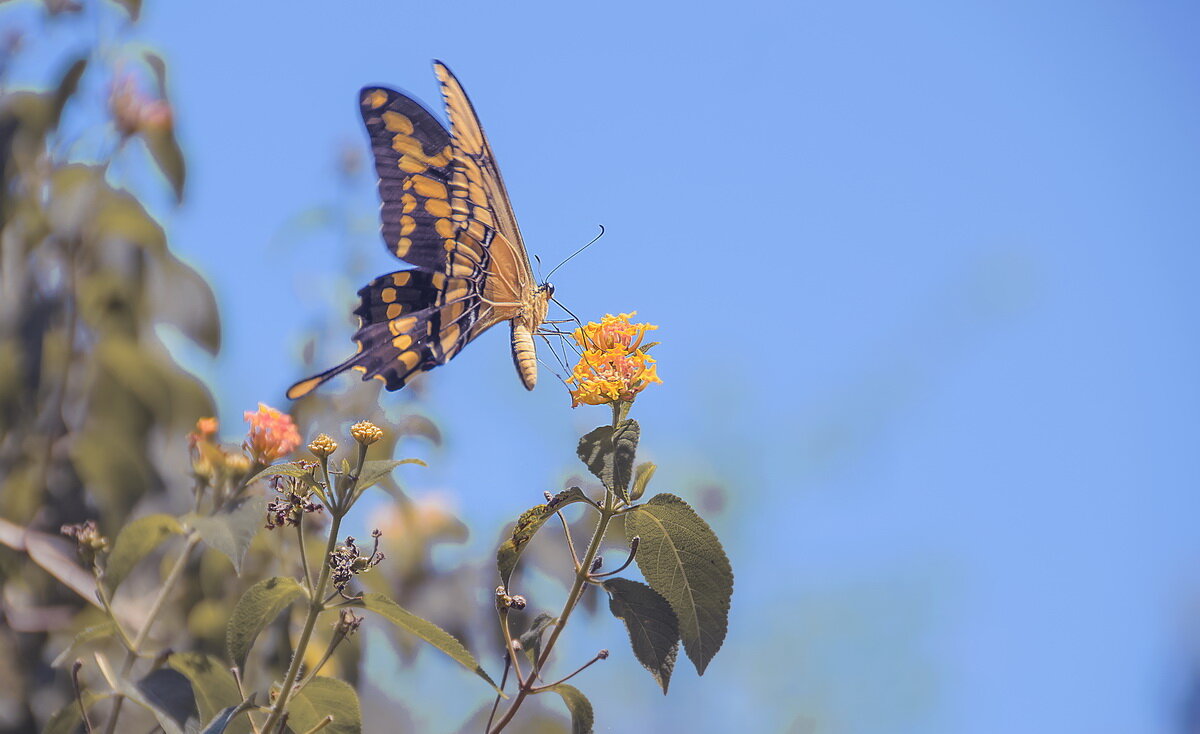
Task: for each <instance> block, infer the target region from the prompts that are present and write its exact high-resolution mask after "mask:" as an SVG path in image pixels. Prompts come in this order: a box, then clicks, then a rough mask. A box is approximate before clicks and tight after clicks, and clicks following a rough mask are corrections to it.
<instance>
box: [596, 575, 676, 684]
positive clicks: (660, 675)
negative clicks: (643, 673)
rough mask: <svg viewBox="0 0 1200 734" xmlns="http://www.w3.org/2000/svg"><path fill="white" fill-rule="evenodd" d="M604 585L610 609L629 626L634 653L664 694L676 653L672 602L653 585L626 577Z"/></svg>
mask: <svg viewBox="0 0 1200 734" xmlns="http://www.w3.org/2000/svg"><path fill="white" fill-rule="evenodd" d="M604 589H605V591H607V592H608V593H609V597H610V598H609V601H608V609H609V611H610V612H612V615H613V616H614V617H616V618H617V619H620V620H621V621H623V622H625V628H626V629H627V630H629V642H630V644H631V645H632V646H633V654H634V657H636V658H637V659H638V662H639V663H641V664H642V667H644V668H645V669H646V670H649V671H650V674H651V675H653V676H654V680H656V681H658V685H660V686H662V691H663V695H666V693H667V686H668V685H669V684H670V682H671V671H672V670H674V669H675V657H676V656H677V655H678V654H679V620H678V619H677V618H676V617H675V612H674V611H673V610H672V609H671V605H670V604H669V603H667V600H666V599H664V598H663V597H662V595H661V594H659V593H658V592H657V591H655V590H654V589H652V588H650V587H649V586H646V585H645V584H643V583H639V582H637V581H631V580H629V579H622V578H613V579H609V580H608V581H605V582H604Z"/></svg>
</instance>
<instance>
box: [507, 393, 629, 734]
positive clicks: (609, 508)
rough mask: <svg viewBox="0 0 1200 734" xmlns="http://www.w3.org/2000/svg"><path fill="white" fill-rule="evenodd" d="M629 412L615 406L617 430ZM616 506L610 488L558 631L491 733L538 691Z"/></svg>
mask: <svg viewBox="0 0 1200 734" xmlns="http://www.w3.org/2000/svg"><path fill="white" fill-rule="evenodd" d="M628 410H629V409H628V407H622V405H620V404H618V403H613V404H612V425H613V427H614V428H616V426H617V423H619V422H620V421H621V420H622V419H623V418H624V417H625V415H627V414H628ZM616 504H617V497H616V495H615V494H614V493H613V492H611V491H609V490H607V489H606V490H605V492H604V506H603V507H601V508H600V520H599V521H598V522H597V523H596V530H595V532H593V533H592V540H591V542H589V543H588V547H587V552H585V553H584V555H583V562H582V563H580V564H579V567H578V568H576V569H575V581H574V583H573V584H571V591H570V593H568V594H567V601H566V603H565V604H563V610H562V613H561V614H559V615H558V621H557V622H555V624H554V629H553V630H552V631H551V632H550V638H549V639H548V640H547V641H546V646H545V647H543V648H542V654H541V655H539V656H538V659H537V662H536V663H535V664H534V666H533V672H532V673H530V675H529V680H525V681H521V680H520V678H518V681H520V683H519V684H520V689H519V690H518V691H517V695H516V697H515V698H513V702H512V705H511V706H509V707H508V710H507V711H505V712H504V716H502V717H501V718H500V721H498V722H496V726H495V727H494V728H492V729H491V730H490V734H498V732H500V731H502V730H503V729H504V727H505V726H507V725H508V723H509V722H510V721H512V719H513V717H514V716H515V715H516V713H517V709H519V708H520V707H521V704H522V703H523V702H524V701H525V698H526V697H527V696H529V694H530V693H532V692H534V685H533V684H534V680H535V679H536V678H537V677H538V675H539V674H540V673H541V670H542V667H543V666H544V665H545V664H546V661H547V660H548V659H549V658H550V651H551V650H553V649H554V644H555V643H556V642H558V637H559V635H561V634H562V631H563V628H564V627H566V626H567V620H568V619H569V618H570V617H571V612H572V611H573V610H574V609H575V605H576V604H578V603H579V599H580V597H581V596H582V595H583V590H584V588H586V587H587V584H588V580H589V575H590V573H591V570H592V562H593V561H595V560H596V554H597V553H599V552H600V544H601V543H602V542H603V541H604V535H605V533H607V532H608V523H609V522H610V521H611V520H612V519H613V517H614V516H615V515H616V514H617V509H616ZM589 664H590V663H589ZM584 667H586V666H584Z"/></svg>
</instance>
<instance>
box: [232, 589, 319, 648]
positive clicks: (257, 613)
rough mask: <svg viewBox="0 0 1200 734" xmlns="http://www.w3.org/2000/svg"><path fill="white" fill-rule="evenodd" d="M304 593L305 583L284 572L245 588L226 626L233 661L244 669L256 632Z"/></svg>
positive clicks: (260, 630) (256, 635)
mask: <svg viewBox="0 0 1200 734" xmlns="http://www.w3.org/2000/svg"><path fill="white" fill-rule="evenodd" d="M303 596H306V594H305V591H304V587H302V586H301V585H300V584H298V583H296V581H295V579H291V578H287V577H285V576H276V577H274V578H269V579H264V580H262V581H259V582H258V583H257V584H255V585H254V586H251V587H250V588H249V589H247V590H246V593H245V594H242V598H241V599H238V603H237V606H235V607H234V608H233V613H232V614H230V615H229V626H228V627H226V628H225V648H226V650H227V651H228V652H229V659H230V660H232V661H233V664H234V665H236V666H237V667H238V668H239V669H243V670H244V669H245V667H246V656H247V655H249V654H250V648H251V647H253V646H254V640H255V638H257V637H258V633H259V632H262V630H263V627H266V626H267V625H268V624H269V623H270V622H271V620H273V619H275V618H276V617H278V616H279V613H280V612H282V611H283V610H284V609H287V608H288V607H289V606H291V604H292V602H294V601H296V600H297V599H299V598H301V597H303Z"/></svg>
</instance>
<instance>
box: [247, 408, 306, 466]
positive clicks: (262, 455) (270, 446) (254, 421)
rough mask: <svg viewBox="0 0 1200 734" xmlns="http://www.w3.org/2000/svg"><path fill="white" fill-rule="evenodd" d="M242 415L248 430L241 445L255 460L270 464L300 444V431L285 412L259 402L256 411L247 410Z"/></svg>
mask: <svg viewBox="0 0 1200 734" xmlns="http://www.w3.org/2000/svg"><path fill="white" fill-rule="evenodd" d="M244 416H245V418H246V422H247V423H249V424H250V430H249V432H248V433H247V434H246V441H245V443H244V444H243V445H244V446H245V447H246V450H247V451H249V452H250V455H251V456H253V457H254V458H255V459H256V460H257V461H259V462H261V463H263V464H270V463H271V462H272V461H274V460H275V459H278V458H279V457H280V456H284V455H287V454H290V453H291V452H292V451H294V450H295V448H296V447H297V446H299V445H300V431H298V430H297V429H296V424H295V422H293V421H292V417H291V416H290V415H288V414H287V413H283V412H281V411H279V410H276V409H275V408H272V407H271V406H269V405H266V404H265V403H259V404H258V410H257V411H249V410H248V411H246V412H245V414H244Z"/></svg>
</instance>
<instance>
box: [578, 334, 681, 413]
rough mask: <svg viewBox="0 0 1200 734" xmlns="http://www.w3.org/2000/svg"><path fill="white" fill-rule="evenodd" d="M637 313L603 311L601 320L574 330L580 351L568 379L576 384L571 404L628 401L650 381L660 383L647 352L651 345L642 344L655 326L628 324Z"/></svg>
mask: <svg viewBox="0 0 1200 734" xmlns="http://www.w3.org/2000/svg"><path fill="white" fill-rule="evenodd" d="M636 313H637V312H636V311H634V312H631V313H623V314H620V315H618V316H613V315H612V314H605V316H604V318H602V319H600V323H596V322H594V321H592V322H589V323H588V325H587V326H584V327H582V328H579V329H576V330H575V333H574V334H573V335H572V336H573V337H574V339H575V342H576V343H577V344H578V345H579V346H580V347H581V348H582V349H583V353H582V354H580V355H579V363H578V364H576V365H575V369H574V370H572V372H571V376H570V377H568V378H567V382H572V383H575V388H574V389H573V390H571V407H576V406H578V405H580V404H581V403H587V404H588V405H605V404H608V403H615V402H618V401H626V402H628V401H631V400H633V398H634V397H635V396H636V395H637V394H638V393H640V392H641V391H642V390H644V389H646V386H647V385H649V384H650V383H651V382H658V383H661V382H662V380H660V379H659V377H658V372H657V366H656V365H655V364H654V359H653V358H652V357H650V356H648V355H647V354H646V349H648V348H649V347H650V346H651V345H646V346H645V347H643V346H642V340H643V339H644V338H645V336H646V332H647V331H650V330H652V329H657V328H658V327H657V326H655V325H654V324H633V323H630V321H629V319H630V317H632V316H634V315H635V314H636Z"/></svg>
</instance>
